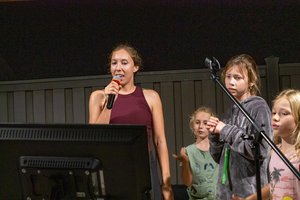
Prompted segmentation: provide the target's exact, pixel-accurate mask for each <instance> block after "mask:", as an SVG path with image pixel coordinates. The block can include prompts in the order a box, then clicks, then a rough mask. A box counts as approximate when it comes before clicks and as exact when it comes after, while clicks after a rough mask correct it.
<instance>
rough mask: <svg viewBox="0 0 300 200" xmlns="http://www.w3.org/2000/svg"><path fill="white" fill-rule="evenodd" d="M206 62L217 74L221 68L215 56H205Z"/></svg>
mask: <svg viewBox="0 0 300 200" xmlns="http://www.w3.org/2000/svg"><path fill="white" fill-rule="evenodd" d="M204 64H205V66H206V67H207V68H209V69H210V71H211V72H212V73H213V74H214V75H216V74H217V72H218V71H219V70H220V69H221V67H220V63H219V61H218V60H217V59H216V58H215V57H213V58H212V60H211V59H209V58H205V61H204Z"/></svg>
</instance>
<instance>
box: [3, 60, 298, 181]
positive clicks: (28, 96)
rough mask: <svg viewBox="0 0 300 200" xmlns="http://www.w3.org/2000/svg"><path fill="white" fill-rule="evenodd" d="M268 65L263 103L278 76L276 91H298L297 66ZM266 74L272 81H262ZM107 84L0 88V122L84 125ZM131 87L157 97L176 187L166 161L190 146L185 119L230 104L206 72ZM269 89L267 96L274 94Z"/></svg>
mask: <svg viewBox="0 0 300 200" xmlns="http://www.w3.org/2000/svg"><path fill="white" fill-rule="evenodd" d="M269 62H271V63H272V66H278V70H277V69H275V71H274V67H268V66H259V67H260V76H261V81H262V89H261V92H262V96H263V97H264V98H265V99H271V98H272V97H271V96H270V95H271V93H270V92H269V90H270V88H271V87H272V86H270V83H271V82H270V79H272V78H273V76H278V80H279V83H277V84H278V85H279V89H280V90H281V89H285V88H291V87H292V88H298V89H299V87H300V63H292V64H290V63H288V64H279V65H278V63H276V60H273V61H272V60H271V61H270V60H269ZM272 70H273V71H272ZM276 70H277V72H276ZM268 73H270V74H272V76H271V75H269V76H268V75H267V74H268ZM110 80H111V77H110V76H109V75H104V76H89V77H68V78H62V79H42V80H27V81H11V82H6V81H5V82H0V122H2V123H3V122H21V123H32V122H33V123H50V124H51V123H88V118H89V116H88V115H89V111H88V103H89V97H90V94H91V92H92V91H94V90H97V89H103V88H104V87H105V86H106V85H107V84H108V83H109V81H110ZM136 82H137V84H138V85H140V86H141V87H143V88H148V89H154V90H156V91H157V92H158V93H159V94H160V97H161V100H162V104H163V111H164V116H165V129H166V130H165V131H166V135H167V140H168V146H169V153H170V166H171V173H172V183H181V177H180V168H179V167H178V163H177V162H176V161H175V159H174V158H173V157H172V156H171V155H172V153H179V151H180V148H181V147H182V146H187V145H189V144H190V143H192V142H194V139H193V136H192V133H191V131H190V129H189V116H190V115H191V114H192V112H193V111H194V110H195V109H196V108H198V107H200V106H209V107H212V108H213V109H214V110H215V111H216V113H217V114H218V115H220V114H222V113H223V112H224V111H225V110H226V108H227V107H228V106H229V105H230V104H231V103H232V102H231V100H230V99H229V98H228V96H227V95H226V94H225V93H224V91H222V90H221V89H220V87H219V86H218V85H216V83H215V82H214V81H213V80H212V79H210V72H209V70H207V69H198V70H174V71H160V72H144V73H143V72H141V73H139V74H138V75H137V77H136ZM273 82H274V80H273ZM275 82H276V81H275ZM272 89H273V90H272V94H273V93H275V92H277V91H276V89H275V90H274V88H272Z"/></svg>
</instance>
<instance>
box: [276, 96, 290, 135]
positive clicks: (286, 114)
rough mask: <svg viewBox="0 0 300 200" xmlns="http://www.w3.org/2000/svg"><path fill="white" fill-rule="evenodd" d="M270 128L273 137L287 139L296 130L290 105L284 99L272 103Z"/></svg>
mask: <svg viewBox="0 0 300 200" xmlns="http://www.w3.org/2000/svg"><path fill="white" fill-rule="evenodd" d="M272 128H273V132H274V135H278V136H280V137H281V138H282V139H288V138H290V137H291V136H292V134H293V132H294V131H295V129H296V123H295V118H294V116H293V115H292V110H291V106H290V103H289V102H288V100H287V99H286V98H285V97H282V98H280V99H278V100H277V101H275V102H274V105H273V108H272Z"/></svg>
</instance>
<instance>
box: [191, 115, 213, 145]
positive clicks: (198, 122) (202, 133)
mask: <svg viewBox="0 0 300 200" xmlns="http://www.w3.org/2000/svg"><path fill="white" fill-rule="evenodd" d="M209 118H210V114H208V113H206V112H198V113H197V114H196V116H195V121H194V123H193V132H194V135H195V137H196V138H201V139H205V138H207V137H208V130H207V128H206V123H207V121H208V120H209Z"/></svg>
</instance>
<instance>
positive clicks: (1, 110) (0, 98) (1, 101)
mask: <svg viewBox="0 0 300 200" xmlns="http://www.w3.org/2000/svg"><path fill="white" fill-rule="evenodd" d="M8 121H9V120H8V103H7V92H0V122H8Z"/></svg>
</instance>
